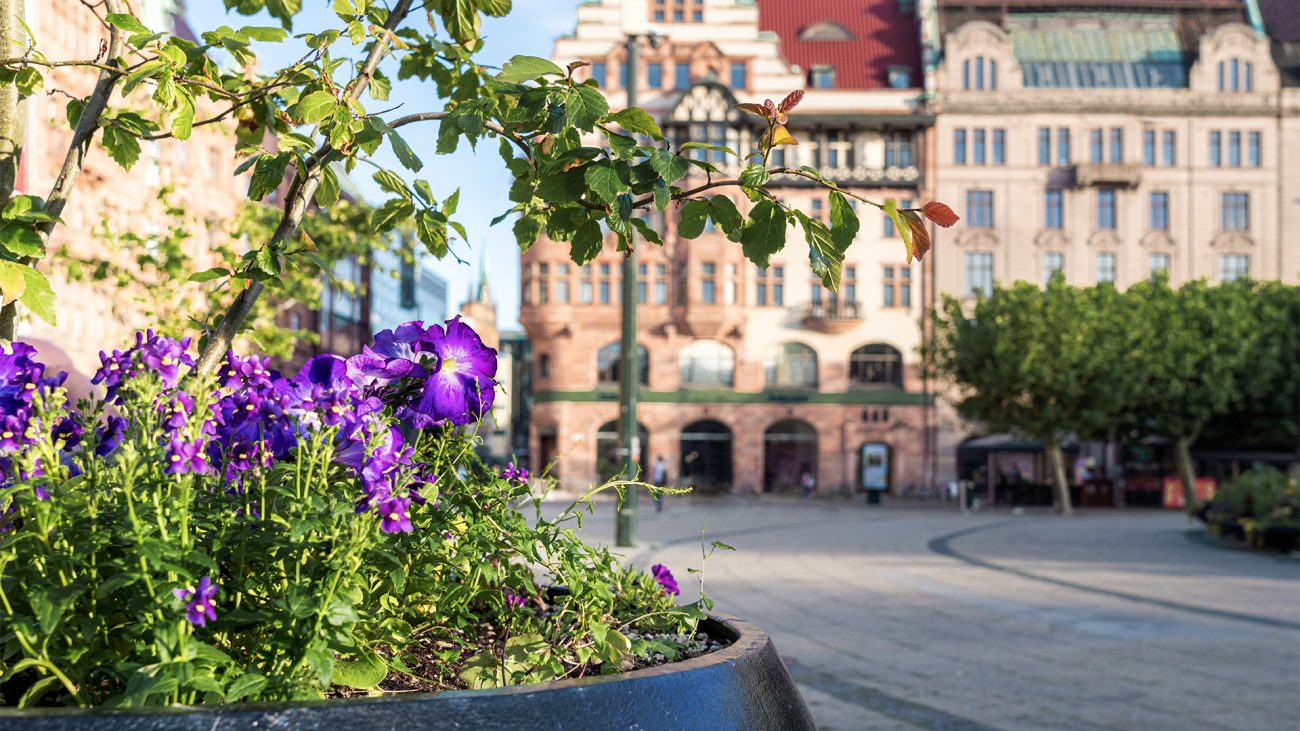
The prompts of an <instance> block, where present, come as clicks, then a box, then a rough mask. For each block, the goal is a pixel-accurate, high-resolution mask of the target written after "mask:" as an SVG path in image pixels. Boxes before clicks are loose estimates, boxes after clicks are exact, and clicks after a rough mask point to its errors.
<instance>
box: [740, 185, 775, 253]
mask: <svg viewBox="0 0 1300 731" xmlns="http://www.w3.org/2000/svg"><path fill="white" fill-rule="evenodd" d="M785 229H786V217H785V212H784V211H782V210H781V207H780V206H778V205H777V204H776V203H774V202H772V201H770V200H763V201H760V202H759V204H758V205H756V206H754V210H752V211H750V212H749V220H748V221H746V222H745V228H744V229H743V230H742V231H741V233H740V244H741V248H742V249H743V250H744V252H745V257H746V258H748V259H749V260H750V261H752V262H754V263H755V264H757V265H758V266H760V267H762V268H764V269H766V268H767V265H768V262H770V261H771V260H772V255H773V254H775V253H776V252H778V251H780V250H781V249H783V248H785Z"/></svg>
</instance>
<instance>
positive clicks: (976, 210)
mask: <svg viewBox="0 0 1300 731" xmlns="http://www.w3.org/2000/svg"><path fill="white" fill-rule="evenodd" d="M966 211H967V215H968V216H969V217H970V218H969V219H968V225H969V226H970V227H971V228H993V191H991V190H968V191H966Z"/></svg>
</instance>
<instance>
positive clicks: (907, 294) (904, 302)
mask: <svg viewBox="0 0 1300 731" xmlns="http://www.w3.org/2000/svg"><path fill="white" fill-rule="evenodd" d="M898 277H899V279H898V306H899V307H911V306H912V267H900V268H899V270H898Z"/></svg>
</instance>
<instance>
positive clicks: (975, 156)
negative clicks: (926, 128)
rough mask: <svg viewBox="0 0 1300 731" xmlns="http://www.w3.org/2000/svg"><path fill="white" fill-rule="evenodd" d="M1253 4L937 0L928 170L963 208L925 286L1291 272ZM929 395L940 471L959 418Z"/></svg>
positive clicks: (1271, 79) (1275, 79)
mask: <svg viewBox="0 0 1300 731" xmlns="http://www.w3.org/2000/svg"><path fill="white" fill-rule="evenodd" d="M1277 5H1278V6H1279V12H1278V15H1279V16H1281V15H1283V14H1286V13H1288V12H1289V13H1291V14H1293V15H1292V18H1294V17H1296V15H1297V14H1300V8H1297V6H1296V4H1295V3H1294V2H1288V0H1282V2H1280V3H1277ZM1254 6H1255V2H1254V0H1248V1H1243V0H1124V1H1123V2H1119V1H1118V0H1088V1H1087V2H1070V1H1068V0H1052V1H1051V2H1044V1H1043V0H1032V1H1031V0H1009V1H1004V0H996V2H995V1H994V0H930V2H928V3H927V4H926V6H925V7H923V9H922V14H923V15H925V16H926V17H927V26H928V32H927V33H925V34H924V35H925V36H926V38H927V39H928V43H927V49H926V57H927V58H932V59H935V60H936V63H935V64H934V65H933V73H932V74H930V75H929V81H930V84H931V86H930V89H929V91H930V92H931V93H932V99H933V106H932V109H933V111H934V113H935V117H936V122H935V127H934V133H935V134H934V142H935V148H936V149H935V155H934V157H933V162H934V170H933V173H932V177H933V179H934V180H935V182H936V185H935V197H936V198H937V199H939V200H942V201H945V202H947V203H949V204H951V205H952V206H953V208H954V209H956V210H957V211H958V212H959V213H960V214H961V215H962V220H961V222H960V223H958V225H957V226H955V227H954V228H952V229H949V230H944V231H941V232H940V233H939V235H938V236H937V237H936V241H935V248H934V251H933V253H932V255H931V256H932V257H933V258H932V262H933V266H934V267H935V285H936V289H937V291H938V292H939V293H940V294H941V295H942V294H949V295H953V296H957V297H963V298H965V297H972V296H974V295H975V293H977V292H980V291H986V292H987V291H988V290H989V289H990V288H991V287H992V285H993V283H994V282H995V281H1003V282H1009V281H1011V280H1017V279H1023V280H1028V281H1036V282H1046V280H1047V279H1048V278H1050V277H1051V276H1052V275H1053V274H1055V273H1057V272H1060V273H1061V274H1062V275H1063V276H1064V277H1065V278H1066V280H1067V281H1069V282H1071V283H1073V284H1078V285H1085V286H1087V285H1092V284H1094V283H1099V282H1113V283H1114V284H1115V285H1116V286H1118V287H1121V288H1123V287H1127V286H1129V285H1131V284H1133V283H1135V282H1138V281H1142V280H1144V279H1146V278H1148V277H1150V276H1152V275H1153V274H1157V273H1163V274H1166V275H1167V276H1168V277H1169V280H1170V282H1171V283H1172V284H1173V285H1175V286H1176V285H1178V284H1181V283H1183V282H1186V281H1189V280H1193V279H1208V280H1211V281H1224V280H1230V279H1237V278H1242V277H1251V278H1255V279H1281V280H1284V281H1289V282H1296V281H1300V239H1297V237H1296V236H1297V235H1296V231H1297V230H1298V228H1300V199H1298V198H1297V193H1298V192H1300V191H1297V189H1296V187H1295V184H1296V180H1297V177H1298V174H1297V172H1296V170H1297V169H1300V158H1297V155H1298V154H1300V129H1297V126H1296V125H1297V119H1298V117H1297V103H1296V97H1295V95H1294V90H1293V89H1292V90H1290V91H1288V90H1287V89H1286V88H1285V87H1284V84H1283V77H1282V75H1281V74H1280V73H1279V69H1278V66H1277V64H1275V62H1274V58H1273V50H1274V49H1273V48H1272V44H1271V43H1270V40H1269V38H1268V37H1267V35H1266V33H1265V28H1264V27H1263V24H1262V23H1261V22H1259V19H1258V17H1257V14H1256V13H1254V12H1253V8H1254ZM1280 6H1289V11H1287V10H1281V9H1280ZM1290 83H1291V85H1292V86H1294V83H1295V82H1294V80H1292V81H1291V82H1290ZM938 412H939V420H940V424H941V428H940V437H939V440H940V443H939V445H938V449H937V453H938V455H939V459H940V460H941V462H940V467H939V469H938V473H937V476H938V477H939V479H947V478H951V477H955V476H956V475H955V474H954V473H953V467H954V464H953V461H952V458H953V456H954V454H955V452H956V446H957V443H958V442H959V441H960V439H961V437H962V436H964V434H965V433H966V432H967V428H966V426H965V425H963V424H961V423H959V422H958V421H957V419H956V417H955V415H954V414H953V413H952V411H951V409H947V408H943V407H940V408H939V409H938Z"/></svg>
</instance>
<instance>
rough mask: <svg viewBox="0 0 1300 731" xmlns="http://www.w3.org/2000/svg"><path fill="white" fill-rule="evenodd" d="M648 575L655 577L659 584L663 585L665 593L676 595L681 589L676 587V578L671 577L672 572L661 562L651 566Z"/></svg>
mask: <svg viewBox="0 0 1300 731" xmlns="http://www.w3.org/2000/svg"><path fill="white" fill-rule="evenodd" d="M650 575H651V576H653V577H655V581H657V582H659V586H661V587H663V590H664V593H665V594H670V595H672V596H677V595H678V594H681V593H682V590H681V589H679V588H678V587H677V579H675V578H673V572H671V571H669V570H668V567H667V566H664V565H663V564H661V563H657V564H655V565H654V566H651V567H650Z"/></svg>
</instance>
